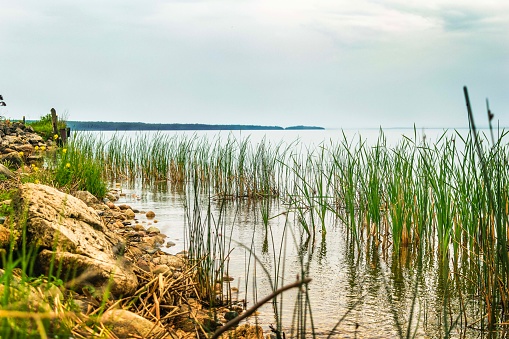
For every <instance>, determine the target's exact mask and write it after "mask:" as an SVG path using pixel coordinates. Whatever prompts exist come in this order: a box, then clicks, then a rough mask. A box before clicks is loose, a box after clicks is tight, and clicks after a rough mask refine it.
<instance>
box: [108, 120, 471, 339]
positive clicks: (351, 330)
mask: <svg viewBox="0 0 509 339" xmlns="http://www.w3.org/2000/svg"><path fill="white" fill-rule="evenodd" d="M461 132H462V133H467V132H468V131H467V130H463V131H461ZM142 133H145V132H142ZM163 133H169V134H188V135H197V136H202V135H206V136H209V137H210V138H217V137H218V135H219V136H220V137H221V138H227V137H228V135H232V136H235V137H236V138H239V139H244V138H246V137H248V136H249V138H250V140H251V141H252V142H253V143H256V142H259V141H260V140H262V139H263V138H267V139H268V140H271V141H273V142H275V143H277V142H279V141H281V140H283V141H285V142H287V143H291V142H293V141H295V140H299V142H300V143H301V144H302V145H306V147H315V146H317V145H320V144H321V143H322V142H325V143H327V142H329V141H330V140H332V141H337V140H342V139H343V133H344V135H345V136H346V138H347V140H350V141H352V142H353V143H354V144H355V143H357V140H358V138H359V135H360V136H362V138H363V139H365V140H366V142H367V143H368V144H375V143H376V141H377V139H378V137H379V131H378V130H361V131H358V130H345V131H339V130H325V131H315V130H313V131H242V132H239V131H236V132H231V134H230V132H215V131H207V132H163ZM416 133H417V134H416V136H415V135H414V130H412V129H408V130H384V135H385V137H386V138H387V144H388V145H393V144H397V143H398V142H399V141H401V139H402V135H406V136H407V137H409V138H411V139H414V138H417V139H418V140H422V138H423V137H424V136H425V137H426V139H427V141H429V142H433V141H435V140H436V139H437V138H439V137H440V136H441V135H442V134H443V133H444V131H443V130H424V131H423V130H417V131H416ZM449 133H454V132H453V131H449ZM101 134H102V135H103V137H106V138H108V137H110V136H111V135H112V134H111V133H101ZM126 135H129V137H135V136H136V135H139V133H132V132H128V133H127V134H126ZM122 190H123V192H124V193H126V196H125V197H122V198H121V200H120V201H119V203H128V204H130V205H131V206H132V207H135V208H138V209H142V210H153V211H154V212H155V214H156V219H157V220H158V223H157V224H156V225H155V226H157V227H158V228H159V229H161V231H162V233H164V234H166V235H167V236H168V239H169V240H170V241H173V242H174V243H175V244H176V245H175V246H174V247H171V248H168V249H165V251H167V252H169V253H178V252H180V251H182V250H185V249H186V246H187V245H186V240H185V238H186V236H185V234H186V231H185V230H186V227H187V223H188V219H187V218H186V213H185V208H184V206H185V202H186V198H185V197H184V196H183V195H182V194H179V193H177V192H175V191H173V190H171V189H169V188H168V186H167V185H166V184H165V183H163V184H161V185H154V186H153V187H150V188H144V187H142V186H141V183H137V184H135V185H134V186H130V187H129V186H127V184H126V183H122ZM211 204H212V205H211V207H212V211H213V214H214V213H215V214H216V215H217V214H218V213H219V212H218V211H219V210H220V209H221V205H220V202H219V201H215V200H212V202H211ZM284 212H287V206H285V205H282V204H279V203H273V204H272V205H271V207H270V216H271V217H273V218H272V219H270V221H269V223H268V228H265V225H264V223H263V222H262V218H261V216H260V207H259V206H258V205H256V204H253V203H250V202H248V201H244V200H241V201H234V202H230V203H228V205H227V208H226V209H225V212H224V213H225V214H224V216H223V217H224V219H223V223H222V229H221V234H216V235H217V236H219V237H227V238H228V239H231V243H230V248H231V249H232V252H231V255H230V256H229V258H230V260H229V275H230V276H232V277H233V278H234V279H235V280H234V281H233V282H232V283H231V284H232V286H235V287H237V288H238V289H239V295H238V298H239V299H246V300H247V302H248V307H249V306H252V305H253V304H254V303H255V302H256V300H259V299H261V298H262V297H264V296H266V295H268V294H270V293H271V288H270V284H269V280H274V278H275V277H278V279H279V285H282V284H289V283H292V282H294V281H295V280H296V277H297V276H298V275H299V274H300V273H301V268H302V267H303V265H304V266H309V269H308V275H309V277H311V278H312V279H313V280H312V282H311V283H310V284H309V293H310V304H311V310H312V319H313V323H314V327H315V334H316V335H317V337H319V338H326V337H328V336H329V335H331V337H332V338H396V337H399V330H401V331H402V333H403V335H404V336H405V335H406V331H407V325H408V322H407V319H409V318H410V312H411V310H412V309H413V310H414V315H413V317H412V318H413V319H414V321H415V320H418V321H419V322H418V323H415V322H414V323H413V324H412V331H413V330H414V329H415V328H416V327H417V331H416V337H418V338H441V337H443V336H444V333H443V330H442V329H443V328H444V315H443V305H442V301H443V299H444V295H445V294H447V293H448V292H447V291H446V288H445V287H444V285H445V284H444V281H443V278H441V275H440V273H439V272H440V265H439V264H438V262H437V261H435V260H434V256H433V255H427V256H426V257H425V258H424V260H423V267H422V271H423V275H422V278H421V279H420V280H419V282H418V284H419V288H418V291H419V292H418V293H417V294H416V293H415V289H414V288H415V286H414V284H415V283H414V282H415V281H416V279H415V276H416V274H417V273H416V267H415V265H414V263H415V260H416V254H415V253H412V252H405V251H402V252H401V253H399V254H398V255H388V256H384V255H383V254H382V252H381V251H380V250H379V248H377V247H375V246H373V244H370V243H369V242H365V243H362V244H361V245H360V246H357V245H356V244H355V242H354V241H352V240H351V239H349V237H348V234H347V232H346V228H345V227H344V225H342V224H341V223H340V222H338V221H337V220H335V219H334V218H332V217H331V218H329V219H328V222H327V225H326V228H327V235H326V236H325V237H322V236H321V235H320V233H318V235H317V236H316V237H315V238H314V239H313V238H311V239H308V238H307V237H306V236H305V234H304V233H303V230H302V227H300V226H299V225H298V223H297V222H295V218H297V216H296V215H294V214H293V213H284ZM240 244H243V245H244V246H245V247H247V248H250V250H249V251H248V250H246V249H245V247H244V246H241V245H240ZM255 256H256V258H257V259H256V264H254V262H255V259H254V257H255ZM264 269H265V270H266V271H267V272H268V273H269V274H266V273H265V272H264ZM282 282H284V283H282ZM296 296H297V293H296V291H289V292H286V293H285V294H284V297H283V299H282V302H283V306H282V319H283V329H284V330H285V332H286V333H287V336H289V335H290V333H291V327H292V323H293V320H294V319H293V318H294V314H293V310H294V305H295V302H296V301H295V300H296ZM449 301H450V304H451V305H449V306H450V307H451V308H452V309H454V308H456V306H455V304H456V303H458V300H457V299H454V297H451V299H450V300H449ZM414 302H415V306H414V307H413V308H412V303H414ZM273 314H274V313H273V310H272V306H271V305H270V304H267V305H266V306H264V307H263V308H261V309H260V312H259V314H258V315H257V317H252V318H250V319H249V322H251V323H254V322H258V323H259V324H260V325H261V326H262V327H263V328H264V329H265V330H266V331H269V327H268V326H269V325H270V324H275V321H274V316H273ZM452 316H453V315H450V314H448V315H447V317H451V319H452ZM473 316H475V310H472V317H473ZM342 318H343V319H342ZM340 319H342V320H341V323H340V324H339V326H337V327H336V329H335V331H334V332H333V333H332V334H331V330H332V329H333V328H335V326H336V324H337V323H338V321H340ZM451 319H449V318H448V319H447V320H448V321H449V320H451ZM309 320H310V319H309V316H308V319H307V321H308V322H309ZM397 324H400V326H401V328H400V329H398V325H397ZM308 326H309V325H308ZM412 333H413V332H412ZM308 335H311V334H310V333H308ZM451 336H452V337H457V338H459V337H462V336H466V337H480V336H481V335H480V332H478V331H474V330H467V331H466V332H464V333H461V334H460V333H457V330H453V332H452V333H451Z"/></svg>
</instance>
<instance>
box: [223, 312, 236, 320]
mask: <svg viewBox="0 0 509 339" xmlns="http://www.w3.org/2000/svg"><path fill="white" fill-rule="evenodd" d="M238 316H239V314H238V313H237V312H235V311H228V312H226V313H225V314H224V318H225V319H226V320H232V319H235V318H237V317H238Z"/></svg>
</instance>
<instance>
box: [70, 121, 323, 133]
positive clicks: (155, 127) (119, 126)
mask: <svg viewBox="0 0 509 339" xmlns="http://www.w3.org/2000/svg"><path fill="white" fill-rule="evenodd" d="M67 126H68V127H70V128H71V129H72V130H74V131H252V130H324V129H325V128H324V127H320V126H302V125H300V126H289V127H281V126H260V125H209V124H151V123H144V122H108V121H67Z"/></svg>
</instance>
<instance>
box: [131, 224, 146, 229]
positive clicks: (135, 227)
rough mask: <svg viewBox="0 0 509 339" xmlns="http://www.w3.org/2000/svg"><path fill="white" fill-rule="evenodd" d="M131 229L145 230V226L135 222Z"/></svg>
mask: <svg viewBox="0 0 509 339" xmlns="http://www.w3.org/2000/svg"><path fill="white" fill-rule="evenodd" d="M133 229H134V230H135V231H145V227H143V225H141V224H135V225H134V227H133Z"/></svg>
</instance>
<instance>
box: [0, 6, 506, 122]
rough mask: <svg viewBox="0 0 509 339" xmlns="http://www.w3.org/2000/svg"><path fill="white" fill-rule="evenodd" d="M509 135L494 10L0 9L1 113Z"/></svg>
mask: <svg viewBox="0 0 509 339" xmlns="http://www.w3.org/2000/svg"><path fill="white" fill-rule="evenodd" d="M464 85H467V86H468V88H469V91H470V98H471V100H472V102H473V108H474V113H475V115H476V118H477V121H476V122H478V124H479V125H481V124H485V120H486V119H485V116H486V109H485V99H486V98H489V100H490V106H491V109H492V111H493V112H494V113H495V118H496V119H498V120H499V121H500V124H501V125H502V126H509V1H507V0H497V1H494V0H482V1H479V0H463V1H458V0H419V1H415V0H414V1H412V0H389V1H382V0H380V1H366V0H355V1H352V0H206V1H201V0H169V1H151V0H146V1H141V0H136V1H135V0H121V1H120V0H108V1H98V0H88V1H71V0H29V1H25V0H0V94H1V95H3V97H4V100H5V102H6V103H7V106H6V107H4V108H1V109H0V115H4V116H7V117H11V118H13V119H16V118H21V116H23V115H25V116H26V117H27V119H37V118H39V117H40V116H41V115H44V114H46V113H48V112H49V110H50V108H51V107H55V108H56V110H57V112H59V113H60V114H62V113H63V112H67V118H68V119H69V120H90V121H144V122H162V123H173V122H176V123H210V124H224V123H231V124H259V125H279V126H289V125H301V124H302V125H320V126H324V127H329V128H351V127H354V128H363V127H379V126H381V127H384V128H388V127H402V126H403V127H405V126H406V127H411V126H412V125H413V124H414V123H415V124H416V125H417V126H418V127H419V128H420V127H442V126H445V127H461V126H467V125H468V121H467V118H466V109H465V101H464V98H463V89H462V87H463V86H464Z"/></svg>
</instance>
